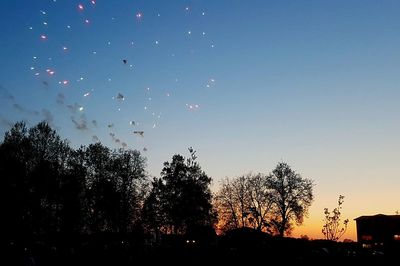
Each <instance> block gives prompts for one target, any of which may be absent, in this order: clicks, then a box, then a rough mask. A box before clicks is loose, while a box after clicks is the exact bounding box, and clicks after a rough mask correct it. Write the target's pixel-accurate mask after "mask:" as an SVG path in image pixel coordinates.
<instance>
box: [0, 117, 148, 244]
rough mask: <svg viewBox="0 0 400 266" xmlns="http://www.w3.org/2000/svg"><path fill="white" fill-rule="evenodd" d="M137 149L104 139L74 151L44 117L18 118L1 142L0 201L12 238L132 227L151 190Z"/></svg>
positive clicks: (7, 233)
mask: <svg viewBox="0 0 400 266" xmlns="http://www.w3.org/2000/svg"><path fill="white" fill-rule="evenodd" d="M145 167H146V164H145V159H144V158H143V157H142V156H141V155H140V153H139V152H138V151H132V150H113V151H112V150H110V149H109V148H107V147H105V146H103V145H102V144H101V143H96V144H91V145H89V146H88V147H81V148H79V149H77V150H73V149H72V148H71V147H70V146H69V144H68V142H67V141H66V140H61V139H60V137H59V136H58V134H57V132H56V131H55V130H53V129H51V127H50V126H49V125H48V124H47V123H45V122H41V123H39V124H37V125H36V126H34V127H31V128H29V129H28V128H27V127H26V125H25V124H24V123H22V122H20V123H16V124H15V125H14V126H13V127H12V128H11V129H10V130H9V131H8V132H6V134H5V136H4V140H3V142H2V143H0V176H1V179H0V194H1V197H2V199H3V200H1V202H0V204H1V207H2V210H3V211H4V213H5V215H4V218H3V222H4V223H5V224H6V225H5V226H3V227H2V229H1V230H2V231H4V235H5V236H7V237H8V238H16V237H18V236H21V237H23V238H26V237H35V236H37V235H43V234H53V233H56V234H58V233H65V235H70V234H71V233H98V232H105V231H107V232H128V231H130V230H132V228H133V227H134V225H135V224H137V223H138V222H139V221H140V210H141V208H142V205H143V201H144V199H145V195H146V193H147V189H146V188H147V179H146V171H145Z"/></svg>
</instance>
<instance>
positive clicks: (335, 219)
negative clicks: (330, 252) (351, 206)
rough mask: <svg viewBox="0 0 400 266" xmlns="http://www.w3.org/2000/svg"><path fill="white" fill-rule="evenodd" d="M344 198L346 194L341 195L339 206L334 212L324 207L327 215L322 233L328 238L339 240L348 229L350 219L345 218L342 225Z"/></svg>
mask: <svg viewBox="0 0 400 266" xmlns="http://www.w3.org/2000/svg"><path fill="white" fill-rule="evenodd" d="M343 200H344V196H342V195H339V199H338V206H337V207H336V208H335V209H333V211H332V212H330V211H329V209H328V208H324V215H325V217H324V226H323V227H322V233H323V234H324V236H325V238H326V239H327V240H333V241H338V240H339V239H340V238H341V237H342V236H343V235H344V233H345V232H346V230H347V224H348V223H349V219H346V220H344V221H343V225H341V220H340V216H341V215H342V213H341V212H340V210H341V209H342V204H343Z"/></svg>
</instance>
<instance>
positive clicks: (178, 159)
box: [144, 148, 213, 234]
mask: <svg viewBox="0 0 400 266" xmlns="http://www.w3.org/2000/svg"><path fill="white" fill-rule="evenodd" d="M189 152H190V157H189V158H187V159H185V158H184V157H183V156H182V155H174V156H173V157H172V161H171V162H165V163H164V168H163V169H162V171H161V178H160V179H155V180H154V181H153V188H152V190H151V192H150V194H149V197H148V198H147V201H146V203H145V209H144V213H145V214H147V215H156V216H155V218H154V219H151V218H150V219H149V217H147V218H146V220H149V221H151V222H153V223H157V222H160V223H162V224H158V225H156V227H157V228H161V229H164V230H165V232H173V233H175V234H177V233H185V232H186V230H187V229H188V228H190V227H194V226H202V225H210V224H211V223H212V222H213V212H212V204H211V196H212V195H211V191H210V188H209V186H210V183H211V178H210V177H208V176H207V175H206V174H205V173H204V171H202V170H201V167H200V165H199V164H198V163H197V161H196V159H197V157H196V155H195V153H196V152H195V151H194V150H193V149H192V148H189Z"/></svg>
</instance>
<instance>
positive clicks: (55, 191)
mask: <svg viewBox="0 0 400 266" xmlns="http://www.w3.org/2000/svg"><path fill="white" fill-rule="evenodd" d="M0 150H1V152H0V153H1V160H0V161H1V162H0V165H1V166H0V171H1V176H2V182H4V181H5V184H4V183H3V184H4V185H5V186H4V189H5V190H6V191H9V192H11V193H12V194H13V196H12V195H7V192H6V195H7V196H10V197H9V198H8V199H12V201H8V203H7V205H8V206H6V207H5V208H6V209H7V211H9V213H8V215H7V216H8V217H7V220H8V221H10V222H11V221H12V222H13V224H9V226H10V228H9V229H11V231H13V230H14V229H15V230H16V231H18V232H20V233H22V234H26V235H27V234H29V235H36V234H43V233H51V232H59V231H61V228H62V227H63V226H62V220H61V218H60V217H61V212H62V211H63V209H64V208H65V205H66V199H65V198H63V196H64V195H65V194H64V193H62V191H63V190H65V189H66V188H67V186H66V184H67V183H68V181H67V180H66V177H67V176H68V175H67V165H68V160H69V158H70V155H71V149H70V148H69V146H68V143H67V141H65V140H64V141H62V140H61V139H60V137H59V136H58V135H57V133H56V132H55V131H54V130H52V129H51V128H50V127H49V125H48V124H47V123H45V122H41V123H39V124H37V125H36V126H35V127H32V128H30V129H27V127H26V125H25V124H24V123H17V124H15V125H14V127H13V128H12V129H11V130H10V131H9V132H6V134H5V137H4V142H3V143H2V144H1V148H0ZM2 187H3V186H2ZM14 197H15V198H14ZM13 228H14V229H13Z"/></svg>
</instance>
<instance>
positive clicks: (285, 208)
mask: <svg viewBox="0 0 400 266" xmlns="http://www.w3.org/2000/svg"><path fill="white" fill-rule="evenodd" d="M268 186H269V188H270V189H271V196H272V202H273V217H272V222H271V224H272V226H273V228H274V229H275V231H276V232H277V233H278V234H279V236H284V235H285V233H286V234H287V233H290V232H291V230H292V229H293V222H295V223H296V224H298V225H300V224H302V223H303V219H304V216H305V215H307V212H308V208H309V206H311V203H312V201H313V181H312V180H311V179H307V178H302V177H301V176H300V175H299V174H297V173H295V171H293V170H292V169H291V168H290V166H289V165H287V164H286V163H283V162H282V163H279V164H278V165H277V166H276V168H275V169H274V170H273V171H272V173H271V174H270V175H269V177H268Z"/></svg>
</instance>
